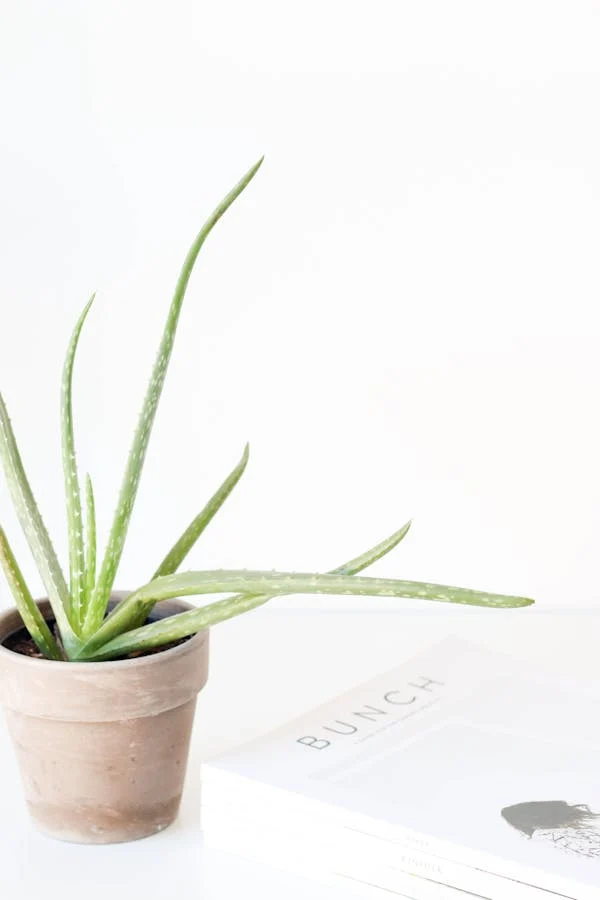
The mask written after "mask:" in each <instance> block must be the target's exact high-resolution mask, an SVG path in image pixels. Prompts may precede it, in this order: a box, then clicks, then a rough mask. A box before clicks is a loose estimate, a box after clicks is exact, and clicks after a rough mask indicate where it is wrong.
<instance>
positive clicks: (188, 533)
mask: <svg viewBox="0 0 600 900" xmlns="http://www.w3.org/2000/svg"><path fill="white" fill-rule="evenodd" d="M249 453H250V447H249V445H248V444H246V447H245V448H244V453H243V455H242V458H241V459H240V461H239V463H238V464H237V466H236V467H235V469H233V471H232V472H231V473H230V474H229V475H228V476H227V478H226V479H225V481H224V482H223V484H222V485H221V486H220V488H219V489H218V490H217V491H216V492H215V493H214V494H213V496H212V497H211V498H210V500H209V501H208V503H207V504H206V506H205V507H204V509H203V510H202V511H201V512H199V513H198V515H197V516H196V518H195V519H194V520H193V521H192V522H191V523H190V524H189V525H188V527H187V528H186V530H185V531H184V532H183V534H182V535H181V537H180V538H179V540H178V541H177V543H176V544H175V545H174V546H173V547H172V548H171V549H170V550H169V552H168V553H167V555H166V556H165V558H164V559H163V561H162V562H161V564H160V566H159V567H158V569H157V570H156V572H155V573H154V575H153V576H152V579H153V580H154V578H160V577H161V576H162V575H171V574H172V573H173V572H176V571H177V569H178V568H179V566H180V565H181V563H182V562H183V560H184V559H185V558H186V556H187V555H188V553H189V552H190V550H191V549H192V547H193V546H194V544H195V543H196V541H197V540H198V538H199V537H200V535H201V534H202V532H203V531H204V529H205V528H206V526H207V525H208V524H209V523H210V521H211V520H212V519H213V517H214V516H215V515H216V513H217V512H218V511H219V510H220V509H221V507H222V506H223V504H224V503H225V501H226V500H227V498H228V497H229V495H230V494H231V492H232V490H233V489H234V487H235V486H236V484H237V483H238V481H239V480H240V478H241V477H242V475H243V474H244V470H245V469H246V466H247V465H248V456H249Z"/></svg>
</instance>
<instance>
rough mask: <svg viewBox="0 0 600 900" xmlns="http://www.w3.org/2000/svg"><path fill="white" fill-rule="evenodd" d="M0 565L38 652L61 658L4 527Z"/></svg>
mask: <svg viewBox="0 0 600 900" xmlns="http://www.w3.org/2000/svg"><path fill="white" fill-rule="evenodd" d="M0 565H1V566H2V569H3V570H4V574H5V576H6V580H7V581H8V585H9V587H10V589H11V591H12V594H13V597H14V598H15V603H16V605H17V609H18V610H19V612H20V614H21V618H22V619H23V625H24V626H25V628H26V629H27V631H28V632H29V634H30V635H31V637H32V639H33V640H34V641H35V644H36V646H37V648H38V649H39V651H40V653H43V654H44V656H45V657H46V658H47V659H62V655H61V652H60V649H59V647H58V644H57V643H56V641H55V640H54V636H53V634H52V632H51V631H50V629H49V628H48V625H47V624H46V622H45V620H44V617H43V615H42V614H41V612H40V611H39V609H38V607H37V605H36V604H35V602H34V599H33V597H32V596H31V593H30V591H29V588H28V587H27V585H26V584H25V579H24V578H23V575H22V573H21V570H20V569H19V566H18V564H17V561H16V559H15V556H14V553H13V552H12V550H11V548H10V544H9V543H8V538H7V537H6V534H5V533H4V529H3V528H0Z"/></svg>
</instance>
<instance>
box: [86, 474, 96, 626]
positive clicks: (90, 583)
mask: <svg viewBox="0 0 600 900" xmlns="http://www.w3.org/2000/svg"><path fill="white" fill-rule="evenodd" d="M85 508H86V529H85V533H86V544H85V547H86V553H85V602H84V610H83V613H84V615H85V611H86V610H87V606H88V603H89V602H90V599H91V597H92V595H93V593H94V585H95V583H96V503H95V500H94V488H93V486H92V479H91V478H90V476H89V475H87V476H86V479H85Z"/></svg>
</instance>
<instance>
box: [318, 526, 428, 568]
mask: <svg viewBox="0 0 600 900" xmlns="http://www.w3.org/2000/svg"><path fill="white" fill-rule="evenodd" d="M411 525H412V519H409V520H408V522H407V523H406V524H405V525H403V526H402V528H399V529H398V531H395V532H394V533H393V534H392V535H390V537H388V538H386V539H385V540H384V541H381V543H379V544H376V545H375V546H374V547H371V549H370V550H367V552H366V553H361V555H360V556H355V557H354V559H351V560H350V562H347V563H344V564H343V565H341V566H338V567H337V568H336V569H332V570H331V571H330V572H329V573H328V574H329V575H357V574H358V573H359V572H362V571H363V570H364V569H367V568H368V567H369V566H372V565H373V563H376V562H377V560H379V559H381V558H382V557H383V556H385V555H386V554H387V553H389V552H390V550H393V549H394V548H395V547H397V546H398V544H399V543H400V541H403V540H404V538H405V537H406V535H407V534H408V532H409V531H410V526H411Z"/></svg>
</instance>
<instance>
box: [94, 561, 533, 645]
mask: <svg viewBox="0 0 600 900" xmlns="http://www.w3.org/2000/svg"><path fill="white" fill-rule="evenodd" d="M238 591H241V592H244V593H245V594H271V595H273V596H285V595H286V594H338V595H345V594H347V595H353V596H371V597H405V598H413V599H418V600H437V601H439V602H442V603H460V604H466V605H469V606H487V607H492V608H502V607H504V608H514V607H519V606H529V605H530V604H531V603H533V600H530V599H528V598H526V597H511V596H507V595H504V594H490V593H485V592H482V591H474V590H470V589H468V588H460V587H452V586H449V585H443V584H432V583H429V582H419V581H399V580H395V579H392V578H367V577H364V576H362V577H356V576H353V575H317V574H313V573H297V572H257V571H250V570H244V569H242V570H238V571H227V570H216V571H211V572H185V573H182V574H178V575H166V576H164V577H163V578H157V579H156V580H155V581H152V582H150V583H149V584H147V585H145V586H144V587H142V588H139V590H137V591H134V593H133V594H131V595H130V596H129V597H128V598H127V600H126V601H125V603H124V604H123V606H122V607H121V609H120V610H118V611H117V610H115V611H113V613H112V614H111V615H110V616H109V618H108V619H107V620H106V622H105V623H104V624H103V626H102V628H101V629H100V630H99V631H98V632H97V633H96V634H95V635H94V636H93V637H92V638H91V640H90V641H89V642H88V643H87V644H86V645H85V646H84V647H83V648H82V651H81V653H82V654H83V655H88V653H90V652H94V651H97V650H98V649H99V648H100V647H101V646H102V644H103V643H108V640H110V639H112V638H113V637H114V636H116V635H117V634H119V633H120V632H121V631H122V628H121V627H120V626H121V625H122V621H123V619H125V620H126V619H127V615H128V613H129V611H130V610H131V609H133V610H135V612H136V613H137V612H139V611H140V610H141V609H143V607H144V604H145V603H146V602H148V601H150V600H154V601H160V600H169V599H171V598H173V597H185V596H190V595H195V594H219V593H233V592H238ZM248 602H251V601H250V600H248V598H244V599H243V600H237V601H236V602H235V603H233V604H232V605H231V612H230V615H232V616H233V615H237V614H238V611H239V612H244V611H246V609H248V608H251V607H248V606H247V605H245V604H247V603H248ZM222 609H225V607H222ZM236 610H237V611H236ZM148 627H149V626H148ZM111 632H112V633H111Z"/></svg>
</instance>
